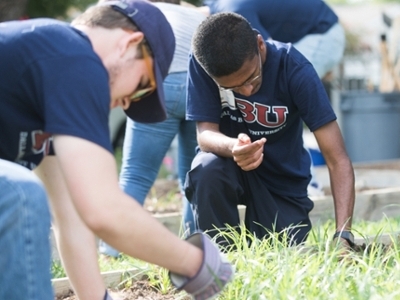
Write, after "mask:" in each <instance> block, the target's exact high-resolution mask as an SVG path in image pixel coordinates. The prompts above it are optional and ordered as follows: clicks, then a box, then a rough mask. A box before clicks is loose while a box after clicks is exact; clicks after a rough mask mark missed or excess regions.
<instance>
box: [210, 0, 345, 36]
mask: <svg viewBox="0 0 400 300" xmlns="http://www.w3.org/2000/svg"><path fill="white" fill-rule="evenodd" d="M204 2H205V4H206V5H208V6H209V7H210V12H211V13H212V14H214V13H218V12H235V13H238V14H240V15H242V16H243V17H245V18H246V19H247V20H248V21H249V22H250V24H251V26H252V27H253V28H256V29H258V30H259V31H260V33H261V35H262V36H263V38H264V39H267V38H269V37H271V38H272V39H274V40H277V41H280V42H285V43H296V42H298V41H299V40H300V39H302V38H303V37H305V36H306V35H308V34H313V33H325V32H327V31H328V30H329V29H330V28H331V27H332V25H334V24H336V23H337V22H338V17H337V15H336V14H335V13H334V11H333V10H332V9H331V8H330V7H329V6H328V5H327V4H326V3H325V2H324V1H322V0H207V1H204Z"/></svg>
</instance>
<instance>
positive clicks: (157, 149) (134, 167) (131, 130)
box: [99, 0, 206, 257]
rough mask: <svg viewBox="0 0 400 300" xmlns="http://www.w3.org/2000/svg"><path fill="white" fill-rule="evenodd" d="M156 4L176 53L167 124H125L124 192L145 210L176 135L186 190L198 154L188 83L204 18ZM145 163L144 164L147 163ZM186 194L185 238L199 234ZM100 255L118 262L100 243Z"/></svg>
mask: <svg viewBox="0 0 400 300" xmlns="http://www.w3.org/2000/svg"><path fill="white" fill-rule="evenodd" d="M152 2H168V3H155V5H156V6H157V7H158V8H159V9H160V10H161V11H162V12H163V14H164V15H165V17H166V18H167V20H168V22H169V23H170V24H171V26H172V30H173V32H174V35H175V40H176V49H175V53H174V58H173V60H172V64H171V67H170V69H169V72H168V76H167V77H166V78H165V81H164V84H163V86H164V91H165V106H166V109H167V119H166V120H165V121H163V122H159V123H152V124H147V123H140V122H135V121H133V120H131V119H129V118H128V119H127V124H126V132H125V139H124V146H123V152H122V154H123V155H122V166H121V173H120V179H119V182H120V186H121V188H122V189H123V190H124V192H126V193H127V194H128V195H130V196H132V197H133V198H135V199H136V200H137V201H139V203H140V204H141V205H143V204H144V201H145V199H146V196H147V194H148V193H149V190H150V188H151V187H152V185H153V184H154V181H155V180H156V178H157V175H158V172H159V170H160V166H161V164H162V161H163V158H164V157H165V154H166V153H167V151H168V149H169V148H170V146H171V143H172V141H173V139H174V137H175V136H176V135H178V166H179V167H178V175H179V186H180V188H182V184H183V182H185V176H186V173H187V172H188V171H189V170H190V165H191V163H192V160H193V158H194V156H195V154H196V152H195V148H196V146H197V141H196V124H195V122H193V121H186V120H185V113H186V81H187V69H188V58H189V52H190V45H191V40H192V35H193V33H194V31H195V30H196V28H197V26H198V25H199V24H200V23H201V22H202V21H203V20H204V19H205V17H206V16H205V15H204V14H203V13H201V12H199V11H198V10H197V9H195V8H192V7H186V6H181V5H179V4H180V1H174V0H170V1H152ZM144 157H145V158H146V159H143V158H144ZM182 194H183V199H182V203H183V223H184V231H185V235H187V234H190V233H193V232H194V230H195V227H194V219H193V214H192V210H191V208H190V206H189V202H188V201H187V199H186V197H185V196H184V193H183V192H182ZM99 251H100V253H102V254H106V255H109V256H113V257H117V256H118V255H119V251H117V250H115V249H113V248H112V247H110V246H109V245H107V244H106V243H104V242H103V241H100V244H99Z"/></svg>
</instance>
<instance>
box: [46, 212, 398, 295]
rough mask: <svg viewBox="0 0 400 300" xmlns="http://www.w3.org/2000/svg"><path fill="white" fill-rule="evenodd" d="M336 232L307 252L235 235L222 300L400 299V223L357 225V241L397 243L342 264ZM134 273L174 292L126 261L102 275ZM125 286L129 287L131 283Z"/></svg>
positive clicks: (161, 273)
mask: <svg viewBox="0 0 400 300" xmlns="http://www.w3.org/2000/svg"><path fill="white" fill-rule="evenodd" d="M332 228H334V227H333V224H332V222H331V221H330V222H327V223H325V224H322V225H320V226H316V227H315V228H314V229H313V230H312V232H311V234H310V236H309V239H308V241H307V243H306V245H305V246H306V247H286V246H287V245H286V244H285V243H283V242H281V241H280V240H278V238H277V236H276V235H271V236H270V237H269V238H267V239H265V240H262V241H261V240H258V239H255V238H254V237H253V236H252V235H251V234H249V233H244V234H241V235H239V234H237V233H236V232H233V230H232V233H228V234H230V236H231V238H232V239H233V240H234V241H235V243H236V244H237V248H238V249H239V250H237V251H235V252H229V253H227V254H226V256H227V258H228V259H229V260H230V261H231V262H232V263H233V265H234V267H235V270H236V272H235V277H234V280H233V281H232V282H231V283H230V284H229V285H228V286H227V288H226V289H225V290H224V292H223V293H222V294H221V295H220V297H219V298H218V299H220V300H234V299H235V300H236V299H249V300H252V299H254V300H263V299H282V300H283V299H285V300H286V299H287V300H297V299H307V300H308V299H318V300H319V299H326V300H330V299H352V300H365V299H371V300H375V299H385V300H386V299H393V300H395V299H400V289H399V286H400V243H399V242H398V240H396V238H395V236H396V234H397V235H398V232H399V228H400V217H399V218H386V219H383V220H381V221H379V222H370V221H356V222H354V224H353V228H354V232H355V235H356V237H357V236H358V237H367V236H375V237H376V239H377V238H378V237H379V235H381V234H382V233H385V234H389V235H391V236H392V237H393V241H395V242H394V243H393V245H392V247H390V248H386V249H383V248H382V247H379V246H378V244H377V243H374V240H375V239H372V243H371V245H370V246H369V247H367V248H366V249H365V251H361V252H357V253H356V252H351V253H348V254H346V257H345V258H344V259H339V257H341V255H340V253H339V250H338V248H337V247H335V245H332V243H331V237H332V234H333V232H331V230H332ZM246 240H251V241H252V242H251V243H250V244H249V243H246V242H245V241H246ZM306 249H307V250H306ZM134 267H135V268H139V269H141V270H143V274H146V275H147V276H148V278H149V282H150V284H151V285H153V286H154V287H156V288H157V289H158V290H159V292H160V293H162V294H168V293H171V292H173V287H172V286H171V284H170V283H169V280H168V275H167V272H166V270H164V269H162V268H159V267H157V266H153V265H149V264H147V263H144V262H142V261H139V260H136V259H133V258H130V257H128V256H125V255H123V256H122V257H121V258H120V259H118V260H114V261H110V262H108V263H105V262H104V261H100V268H101V270H102V271H109V270H121V269H129V268H134ZM60 268H61V269H62V267H60V266H59V265H58V266H57V265H53V273H54V275H55V276H56V275H57V274H58V275H61V272H60ZM64 276H65V275H64ZM124 284H125V285H126V284H128V285H129V281H126V282H125V283H124ZM177 298H179V297H178V296H177Z"/></svg>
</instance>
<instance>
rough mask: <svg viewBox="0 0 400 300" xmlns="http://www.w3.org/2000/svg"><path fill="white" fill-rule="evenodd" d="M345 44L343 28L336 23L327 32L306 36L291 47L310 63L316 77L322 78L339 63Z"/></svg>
mask: <svg viewBox="0 0 400 300" xmlns="http://www.w3.org/2000/svg"><path fill="white" fill-rule="evenodd" d="M345 44H346V38H345V33H344V30H343V27H342V26H341V25H340V24H339V23H336V24H335V25H333V26H332V27H331V28H330V29H329V30H328V31H327V32H325V33H323V34H309V35H306V36H305V37H304V38H302V39H301V40H300V41H298V42H297V43H295V44H293V46H294V47H295V48H296V49H297V50H299V51H300V53H302V54H303V55H304V56H305V57H306V58H307V59H308V60H309V61H310V62H311V64H312V65H313V66H314V69H315V70H316V71H317V73H318V76H319V77H320V78H323V77H324V75H325V74H326V73H327V72H329V71H331V70H332V69H333V68H334V67H335V66H336V65H338V64H339V63H340V61H341V59H342V58H343V53H344V48H345Z"/></svg>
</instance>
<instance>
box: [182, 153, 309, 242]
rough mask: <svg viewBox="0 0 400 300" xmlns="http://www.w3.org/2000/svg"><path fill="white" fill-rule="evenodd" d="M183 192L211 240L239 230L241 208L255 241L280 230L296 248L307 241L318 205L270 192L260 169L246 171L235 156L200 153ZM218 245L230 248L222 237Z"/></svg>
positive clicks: (226, 239) (246, 225)
mask: <svg viewBox="0 0 400 300" xmlns="http://www.w3.org/2000/svg"><path fill="white" fill-rule="evenodd" d="M288 189H289V187H288ZM185 193H186V197H187V198H188V200H189V201H190V203H191V205H192V209H193V213H194V216H195V219H196V223H197V227H198V229H200V230H203V231H207V233H208V234H209V235H211V236H216V235H217V234H218V232H219V231H221V229H225V231H227V229H229V228H233V227H234V228H236V229H237V230H239V227H238V226H239V224H240V219H239V212H238V208H237V206H238V204H243V205H245V206H246V215H245V227H246V229H247V230H248V231H250V233H252V234H254V235H255V236H256V237H257V238H264V237H265V236H266V235H268V232H279V233H282V234H281V236H286V237H287V238H288V242H289V244H290V245H293V244H299V243H302V242H304V241H305V240H306V238H307V235H308V232H309V231H310V229H311V221H310V219H309V216H308V213H309V212H310V211H311V209H312V208H313V206H314V204H313V202H312V201H311V200H310V199H309V198H307V197H299V198H296V197H288V196H282V195H278V194H276V193H273V192H271V191H269V190H268V188H267V187H266V186H265V183H263V182H262V180H261V178H260V176H259V175H258V174H257V172H256V171H243V170H242V169H240V168H239V167H238V166H237V164H236V163H235V162H234V161H233V160H232V159H231V158H224V157H220V156H217V155H215V154H212V153H206V152H199V153H198V154H197V156H196V157H195V159H194V160H193V163H192V169H191V170H190V171H189V172H188V174H187V176H186V183H185ZM215 228H218V229H219V230H215ZM224 236H229V235H228V234H225V235H224ZM217 242H218V243H219V244H221V245H223V246H229V244H230V242H231V241H230V240H229V238H226V237H223V236H222V235H220V234H218V235H217Z"/></svg>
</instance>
